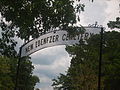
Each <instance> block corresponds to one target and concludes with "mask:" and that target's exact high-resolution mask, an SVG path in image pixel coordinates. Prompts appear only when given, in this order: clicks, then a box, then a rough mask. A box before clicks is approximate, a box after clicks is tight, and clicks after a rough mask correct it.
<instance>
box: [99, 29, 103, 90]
mask: <svg viewBox="0 0 120 90" xmlns="http://www.w3.org/2000/svg"><path fill="white" fill-rule="evenodd" d="M100 35H101V37H100V56H99V73H98V90H101V65H102V46H103V27H102V28H101V34H100Z"/></svg>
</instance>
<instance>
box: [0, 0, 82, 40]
mask: <svg viewBox="0 0 120 90" xmlns="http://www.w3.org/2000/svg"><path fill="white" fill-rule="evenodd" d="M75 1H77V4H75ZM83 10H84V5H83V4H81V3H80V0H20V1H19V0H15V1H8V0H0V12H1V15H2V17H3V18H5V20H6V21H8V22H11V25H12V28H18V30H17V31H16V32H17V36H18V37H20V38H21V39H25V40H29V38H30V36H32V38H36V37H38V36H40V35H41V34H44V33H46V32H48V31H50V30H54V29H56V28H59V29H65V28H67V27H68V26H70V25H73V24H75V23H76V21H77V20H78V19H79V16H77V17H78V18H76V13H79V12H80V11H83Z"/></svg>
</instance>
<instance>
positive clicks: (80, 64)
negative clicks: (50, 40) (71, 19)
mask: <svg viewBox="0 0 120 90" xmlns="http://www.w3.org/2000/svg"><path fill="white" fill-rule="evenodd" d="M119 37H120V33H119V32H115V31H113V32H105V33H104V44H103V59H102V60H103V62H102V80H101V86H102V88H101V90H119V83H120V77H119V76H120V75H119V74H120V72H119V69H120V52H119V51H120V50H119V49H120V39H119ZM99 46H100V35H95V36H93V37H91V38H90V39H89V40H87V44H85V43H84V42H83V41H80V44H78V45H75V46H68V47H67V48H66V50H67V52H68V53H69V54H71V55H72V59H71V65H70V67H69V69H68V70H67V74H66V75H63V74H60V76H59V77H58V78H57V79H54V80H53V86H54V87H57V88H59V89H60V90H61V88H62V89H63V90H66V89H67V90H96V89H97V82H98V60H99Z"/></svg>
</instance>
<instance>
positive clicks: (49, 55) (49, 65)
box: [31, 0, 120, 90]
mask: <svg viewBox="0 0 120 90" xmlns="http://www.w3.org/2000/svg"><path fill="white" fill-rule="evenodd" d="M81 3H84V4H85V12H83V13H81V15H80V16H81V22H80V24H82V25H85V26H87V25H88V24H94V23H95V22H96V21H97V22H98V24H99V25H103V26H104V27H106V28H107V23H108V21H109V20H115V17H117V16H120V13H119V10H120V7H119V4H120V0H94V2H93V3H92V2H89V0H81ZM106 30H107V29H106ZM31 57H32V62H33V65H34V66H35V69H34V74H35V75H37V76H38V77H39V78H40V83H38V84H37V86H36V87H38V88H40V89H41V90H53V89H52V87H51V84H52V81H51V80H52V79H54V78H56V77H57V76H58V75H59V73H65V71H67V68H68V67H69V65H70V59H71V57H69V55H68V53H67V52H66V51H65V46H55V47H51V48H47V49H43V50H40V51H38V52H36V53H34V54H32V55H31Z"/></svg>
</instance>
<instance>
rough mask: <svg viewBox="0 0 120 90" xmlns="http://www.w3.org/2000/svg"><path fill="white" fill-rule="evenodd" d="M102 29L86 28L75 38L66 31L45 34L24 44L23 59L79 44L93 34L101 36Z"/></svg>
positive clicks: (22, 49)
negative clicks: (57, 47) (51, 48)
mask: <svg viewBox="0 0 120 90" xmlns="http://www.w3.org/2000/svg"><path fill="white" fill-rule="evenodd" d="M100 31H101V28H95V27H85V32H84V33H79V34H77V35H75V37H73V36H71V35H70V34H68V32H67V31H65V30H59V31H56V32H54V31H53V32H50V33H47V34H44V35H42V36H40V37H38V38H36V39H34V40H31V41H30V42H28V43H26V44H24V45H23V46H22V48H21V57H23V56H28V55H31V54H32V53H34V52H36V51H38V50H41V49H44V48H47V47H52V46H56V45H73V44H76V43H79V40H80V39H83V40H85V39H88V38H89V37H90V36H91V35H93V34H99V33H100Z"/></svg>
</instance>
